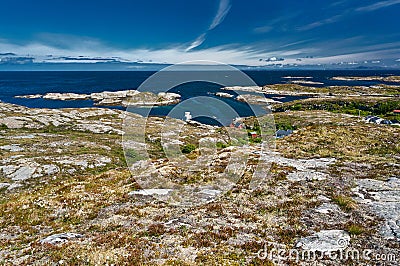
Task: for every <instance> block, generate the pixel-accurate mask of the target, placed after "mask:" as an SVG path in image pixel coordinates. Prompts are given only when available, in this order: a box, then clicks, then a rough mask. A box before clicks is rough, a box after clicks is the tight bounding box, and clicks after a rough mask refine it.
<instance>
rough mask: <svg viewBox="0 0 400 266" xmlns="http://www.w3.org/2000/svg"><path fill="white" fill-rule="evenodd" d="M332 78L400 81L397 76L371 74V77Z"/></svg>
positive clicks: (341, 78) (336, 78)
mask: <svg viewBox="0 0 400 266" xmlns="http://www.w3.org/2000/svg"><path fill="white" fill-rule="evenodd" d="M332 79H333V80H345V81H349V80H350V81H351V80H363V81H375V80H378V81H386V82H400V77H399V76H388V77H380V76H371V77H333V78H332Z"/></svg>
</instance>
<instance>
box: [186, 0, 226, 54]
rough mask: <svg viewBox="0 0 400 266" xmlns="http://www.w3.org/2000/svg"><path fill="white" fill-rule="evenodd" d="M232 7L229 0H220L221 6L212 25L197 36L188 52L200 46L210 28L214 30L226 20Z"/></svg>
mask: <svg viewBox="0 0 400 266" xmlns="http://www.w3.org/2000/svg"><path fill="white" fill-rule="evenodd" d="M230 9H231V5H230V2H229V0H220V2H219V7H218V11H217V14H216V15H215V17H214V19H213V21H212V22H211V24H210V26H209V27H208V29H207V31H206V32H204V33H203V34H201V35H200V36H199V37H197V38H196V40H194V41H193V42H192V43H191V44H190V45H189V46H188V47H187V48H186V49H185V51H186V52H189V51H190V50H192V49H194V48H196V47H198V46H200V45H201V44H202V43H203V42H204V41H205V40H206V37H207V33H208V32H209V31H210V30H213V29H214V28H215V27H217V26H218V25H219V24H221V23H222V21H224V19H225V17H226V15H227V14H228V13H229V10H230Z"/></svg>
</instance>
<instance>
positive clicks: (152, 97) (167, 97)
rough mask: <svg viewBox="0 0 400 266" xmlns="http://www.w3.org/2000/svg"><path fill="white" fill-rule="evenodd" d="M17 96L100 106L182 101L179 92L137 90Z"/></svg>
mask: <svg viewBox="0 0 400 266" xmlns="http://www.w3.org/2000/svg"><path fill="white" fill-rule="evenodd" d="M15 97H16V98H26V99H38V98H43V99H46V100H60V101H76V100H92V101H94V102H95V105H99V106H114V105H119V106H124V107H127V106H130V105H132V106H162V105H173V104H177V103H179V102H180V98H181V96H180V95H179V94H177V93H170V92H167V93H164V92H161V93H158V94H154V93H152V92H139V91H137V90H122V91H103V92H96V93H91V94H78V93H46V94H44V95H41V94H33V95H18V96H15Z"/></svg>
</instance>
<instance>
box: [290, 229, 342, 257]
mask: <svg viewBox="0 0 400 266" xmlns="http://www.w3.org/2000/svg"><path fill="white" fill-rule="evenodd" d="M349 243H350V235H349V234H348V233H347V232H346V231H343V230H322V231H320V232H318V233H315V234H314V235H312V236H308V237H304V238H301V239H300V240H299V241H298V242H297V243H296V247H298V248H302V249H305V250H313V251H320V252H332V251H337V250H341V249H345V248H347V246H348V245H349Z"/></svg>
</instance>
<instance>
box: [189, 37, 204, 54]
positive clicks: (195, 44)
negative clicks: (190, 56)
mask: <svg viewBox="0 0 400 266" xmlns="http://www.w3.org/2000/svg"><path fill="white" fill-rule="evenodd" d="M205 40H206V33H203V34H201V35H200V36H199V37H197V39H196V40H194V41H193V42H192V43H191V44H190V46H189V47H188V48H186V49H185V51H186V52H189V51H190V50H192V49H193V48H196V47H197V46H200V45H201V44H202V43H203V42H204V41H205Z"/></svg>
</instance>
